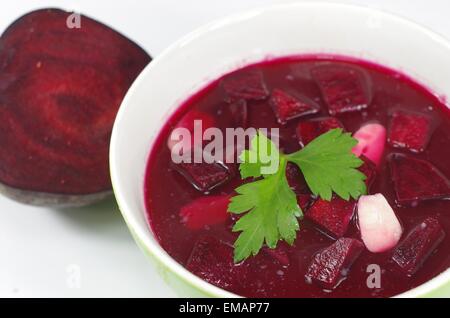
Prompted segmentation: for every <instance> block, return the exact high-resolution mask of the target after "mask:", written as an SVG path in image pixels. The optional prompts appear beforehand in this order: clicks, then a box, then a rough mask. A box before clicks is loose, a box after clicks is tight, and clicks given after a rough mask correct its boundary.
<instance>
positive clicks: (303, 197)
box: [297, 193, 313, 211]
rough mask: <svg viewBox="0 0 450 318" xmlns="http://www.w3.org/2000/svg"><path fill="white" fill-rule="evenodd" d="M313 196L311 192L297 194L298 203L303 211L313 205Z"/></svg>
mask: <svg viewBox="0 0 450 318" xmlns="http://www.w3.org/2000/svg"><path fill="white" fill-rule="evenodd" d="M312 200H313V197H312V195H311V194H303V193H301V194H297V204H298V205H299V207H300V208H301V209H302V211H306V209H308V208H309V206H310V205H311V202H312Z"/></svg>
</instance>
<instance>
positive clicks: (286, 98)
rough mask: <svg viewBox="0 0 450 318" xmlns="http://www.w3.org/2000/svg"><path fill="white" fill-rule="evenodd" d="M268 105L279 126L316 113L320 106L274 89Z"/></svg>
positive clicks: (302, 97)
mask: <svg viewBox="0 0 450 318" xmlns="http://www.w3.org/2000/svg"><path fill="white" fill-rule="evenodd" d="M270 105H271V106H272V109H273V111H274V113H275V116H276V117H277V120H278V122H279V123H280V124H285V123H286V122H287V121H288V120H290V119H294V118H297V117H300V116H306V115H311V114H315V113H318V112H319V111H320V106H319V105H317V104H316V103H315V102H314V101H312V100H310V99H308V98H306V97H304V96H301V95H299V94H296V93H292V92H289V93H288V92H286V91H283V90H281V89H277V88H276V89H274V90H273V91H272V95H271V96H270Z"/></svg>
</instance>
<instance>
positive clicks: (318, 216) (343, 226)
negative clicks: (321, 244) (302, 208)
mask: <svg viewBox="0 0 450 318" xmlns="http://www.w3.org/2000/svg"><path fill="white" fill-rule="evenodd" d="M355 207H356V201H354V200H350V201H345V200H343V199H341V198H339V197H333V198H332V199H331V201H326V200H323V199H318V200H317V201H316V202H314V204H313V205H312V206H311V207H310V208H309V209H308V211H307V212H306V214H305V216H306V217H307V218H308V219H310V220H312V221H313V222H314V223H316V224H317V225H318V226H319V227H320V228H321V229H323V230H325V231H326V232H327V233H328V234H330V235H331V236H333V237H335V238H339V237H342V236H344V234H345V233H346V232H347V229H348V226H349V224H350V221H351V219H352V217H353V214H354V213H355Z"/></svg>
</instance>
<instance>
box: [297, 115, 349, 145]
mask: <svg viewBox="0 0 450 318" xmlns="http://www.w3.org/2000/svg"><path fill="white" fill-rule="evenodd" d="M335 128H342V129H344V130H345V127H344V125H343V124H342V123H341V121H340V120H339V119H337V118H334V117H324V118H316V119H312V120H307V121H301V122H299V123H298V125H297V130H296V132H297V138H298V141H299V143H300V145H302V146H303V147H304V146H306V145H307V144H309V143H310V142H311V141H313V140H314V139H315V138H317V137H319V136H320V135H322V134H324V133H326V132H328V131H330V130H332V129H335Z"/></svg>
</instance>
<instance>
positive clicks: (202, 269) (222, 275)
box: [186, 236, 247, 291]
mask: <svg viewBox="0 0 450 318" xmlns="http://www.w3.org/2000/svg"><path fill="white" fill-rule="evenodd" d="M186 268H187V269H188V270H189V271H190V272H192V273H193V274H195V275H197V276H198V277H200V278H201V279H203V280H205V281H207V282H208V283H210V284H213V285H215V286H217V287H220V288H225V289H228V290H231V291H236V290H237V289H239V287H240V285H241V281H242V278H243V277H245V276H246V274H247V267H246V265H245V263H244V264H242V263H241V264H238V265H235V264H234V262H233V247H231V246H229V245H228V244H226V243H224V242H222V241H220V240H218V239H216V238H214V237H212V236H201V237H200V238H199V239H198V240H197V242H196V243H195V245H194V248H193V249H192V252H191V255H190V256H189V259H188V261H187V265H186Z"/></svg>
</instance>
